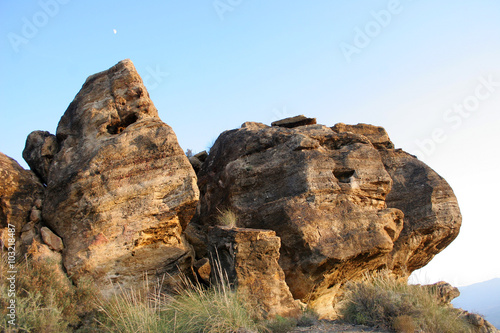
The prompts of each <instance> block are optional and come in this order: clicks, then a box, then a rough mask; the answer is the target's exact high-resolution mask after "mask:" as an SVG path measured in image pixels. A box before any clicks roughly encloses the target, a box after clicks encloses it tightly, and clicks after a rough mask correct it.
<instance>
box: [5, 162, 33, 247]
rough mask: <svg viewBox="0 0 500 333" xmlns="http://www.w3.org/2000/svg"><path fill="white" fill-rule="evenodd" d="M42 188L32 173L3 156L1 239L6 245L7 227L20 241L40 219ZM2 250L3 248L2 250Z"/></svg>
mask: <svg viewBox="0 0 500 333" xmlns="http://www.w3.org/2000/svg"><path fill="white" fill-rule="evenodd" d="M42 196H43V186H42V184H41V183H40V181H39V180H38V178H37V177H36V176H35V174H33V172H31V171H28V170H24V169H23V168H22V167H21V166H20V165H19V164H18V163H17V162H16V161H15V160H13V159H12V158H10V157H8V156H6V155H4V154H2V153H0V239H2V243H4V244H6V239H5V238H6V237H7V230H6V228H7V226H8V225H9V224H10V225H11V226H14V228H13V229H15V236H16V237H15V239H17V240H18V239H19V236H20V235H21V232H22V231H23V228H25V226H26V225H27V224H28V223H29V222H30V220H32V218H33V219H35V218H37V217H36V216H33V217H32V215H36V214H37V212H39V211H38V210H37V207H36V206H37V205H39V202H40V200H41V198H42ZM11 228H12V227H11ZM0 249H1V246H0Z"/></svg>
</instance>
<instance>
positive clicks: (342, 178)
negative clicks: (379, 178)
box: [333, 170, 356, 183]
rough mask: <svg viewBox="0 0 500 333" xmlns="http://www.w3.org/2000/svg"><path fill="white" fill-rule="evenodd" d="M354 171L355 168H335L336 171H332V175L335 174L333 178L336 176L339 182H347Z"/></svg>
mask: <svg viewBox="0 0 500 333" xmlns="http://www.w3.org/2000/svg"><path fill="white" fill-rule="evenodd" d="M354 172H356V171H355V170H338V171H337V170H336V171H333V175H334V176H335V178H337V179H338V180H339V182H341V183H349V182H350V180H349V178H351V177H352V175H354Z"/></svg>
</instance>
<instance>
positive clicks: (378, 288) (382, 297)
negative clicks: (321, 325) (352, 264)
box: [341, 272, 474, 333]
mask: <svg viewBox="0 0 500 333" xmlns="http://www.w3.org/2000/svg"><path fill="white" fill-rule="evenodd" d="M433 293H434V291H433V290H431V289H429V288H423V287H421V286H418V285H408V284H407V283H406V282H405V281H403V280H398V279H395V278H393V277H391V276H390V275H389V273H388V272H381V273H377V274H374V275H372V276H366V277H365V279H364V280H363V281H361V282H355V283H349V284H348V286H347V292H346V295H345V298H344V301H343V305H342V307H341V312H342V316H343V318H344V320H345V321H347V322H350V323H353V324H359V325H367V326H377V327H382V328H386V329H393V330H395V331H397V332H414V331H415V330H419V331H421V332H427V333H447V332H449V333H459V332H464V333H465V332H474V327H473V326H472V325H471V324H469V323H468V322H467V321H466V319H465V318H464V317H463V316H462V315H461V314H460V313H459V312H458V311H456V310H455V309H454V308H452V307H447V306H443V305H439V304H438V297H437V295H434V294H433Z"/></svg>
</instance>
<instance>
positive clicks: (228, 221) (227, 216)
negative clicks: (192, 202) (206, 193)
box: [217, 208, 238, 228]
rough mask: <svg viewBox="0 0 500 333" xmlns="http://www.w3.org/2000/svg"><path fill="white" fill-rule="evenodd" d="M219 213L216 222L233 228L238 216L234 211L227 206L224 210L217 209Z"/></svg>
mask: <svg viewBox="0 0 500 333" xmlns="http://www.w3.org/2000/svg"><path fill="white" fill-rule="evenodd" d="M217 210H218V211H219V215H218V216H217V224H218V225H220V226H225V227H230V228H235V227H236V223H237V221H238V216H237V215H236V213H235V212H234V211H232V210H231V209H229V208H227V209H224V210H222V211H221V210H219V209H217Z"/></svg>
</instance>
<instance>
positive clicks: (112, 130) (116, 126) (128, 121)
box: [106, 114, 138, 134]
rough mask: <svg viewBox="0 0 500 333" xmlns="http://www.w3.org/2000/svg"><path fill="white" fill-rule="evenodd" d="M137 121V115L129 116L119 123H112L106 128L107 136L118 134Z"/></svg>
mask: <svg viewBox="0 0 500 333" xmlns="http://www.w3.org/2000/svg"><path fill="white" fill-rule="evenodd" d="M137 119H138V117H137V115H135V114H131V115H128V116H126V117H125V118H124V119H121V120H120V121H114V122H112V123H111V124H109V125H108V126H107V127H106V128H107V130H108V133H109V134H120V133H121V132H123V130H124V129H125V128H127V127H128V126H130V125H132V124H133V123H135V122H136V121H137Z"/></svg>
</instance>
